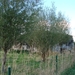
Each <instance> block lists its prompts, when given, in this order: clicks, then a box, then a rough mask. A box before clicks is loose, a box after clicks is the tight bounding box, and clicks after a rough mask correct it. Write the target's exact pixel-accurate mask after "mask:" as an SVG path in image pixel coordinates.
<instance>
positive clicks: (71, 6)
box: [43, 0, 75, 41]
mask: <svg viewBox="0 0 75 75" xmlns="http://www.w3.org/2000/svg"><path fill="white" fill-rule="evenodd" d="M43 2H44V6H46V7H51V2H55V6H56V7H57V9H56V10H57V11H61V12H62V13H63V14H64V15H66V16H67V17H68V18H69V19H70V29H71V30H70V34H71V35H73V38H74V41H75V0H43Z"/></svg>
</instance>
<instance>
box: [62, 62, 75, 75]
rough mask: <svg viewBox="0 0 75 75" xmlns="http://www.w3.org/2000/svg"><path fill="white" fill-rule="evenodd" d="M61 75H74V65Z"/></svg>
mask: <svg viewBox="0 0 75 75" xmlns="http://www.w3.org/2000/svg"><path fill="white" fill-rule="evenodd" d="M61 75H75V63H74V65H72V67H70V68H68V69H66V70H65V71H63V72H62V73H61Z"/></svg>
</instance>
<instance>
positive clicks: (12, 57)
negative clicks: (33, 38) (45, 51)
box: [0, 51, 75, 75]
mask: <svg viewBox="0 0 75 75" xmlns="http://www.w3.org/2000/svg"><path fill="white" fill-rule="evenodd" d="M56 56H57V58H56ZM2 59H3V51H0V75H3V74H2V72H1V68H2ZM74 62H75V52H72V53H70V52H68V51H67V52H65V53H63V54H60V53H50V55H49V57H47V60H46V61H45V62H43V61H42V58H41V56H40V55H39V54H37V53H29V52H20V53H18V52H15V51H9V52H8V54H7V62H6V66H7V70H8V66H10V67H11V75H60V73H61V72H62V71H64V70H65V69H66V68H69V67H71V66H72V64H73V63H74ZM6 75H7V72H6Z"/></svg>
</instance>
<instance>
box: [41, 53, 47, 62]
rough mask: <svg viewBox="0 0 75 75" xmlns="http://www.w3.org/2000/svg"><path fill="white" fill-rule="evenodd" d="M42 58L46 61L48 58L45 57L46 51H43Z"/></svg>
mask: <svg viewBox="0 0 75 75" xmlns="http://www.w3.org/2000/svg"><path fill="white" fill-rule="evenodd" d="M42 59H43V62H45V60H46V58H45V52H42Z"/></svg>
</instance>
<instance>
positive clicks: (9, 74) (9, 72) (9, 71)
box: [8, 66, 11, 75]
mask: <svg viewBox="0 0 75 75" xmlns="http://www.w3.org/2000/svg"><path fill="white" fill-rule="evenodd" d="M8 75H11V67H10V66H8Z"/></svg>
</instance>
